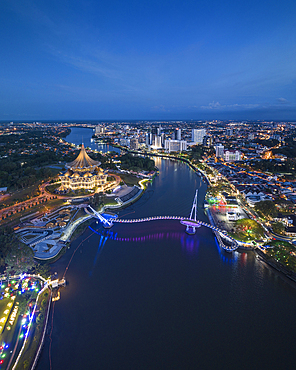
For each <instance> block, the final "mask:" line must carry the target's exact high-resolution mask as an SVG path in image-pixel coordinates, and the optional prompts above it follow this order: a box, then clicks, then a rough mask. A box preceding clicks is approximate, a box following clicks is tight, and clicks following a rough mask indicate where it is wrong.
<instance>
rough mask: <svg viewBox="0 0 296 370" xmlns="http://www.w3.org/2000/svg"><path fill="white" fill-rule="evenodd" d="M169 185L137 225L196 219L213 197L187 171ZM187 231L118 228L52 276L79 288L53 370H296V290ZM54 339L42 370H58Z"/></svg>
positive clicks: (163, 181)
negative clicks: (195, 206) (195, 209)
mask: <svg viewBox="0 0 296 370" xmlns="http://www.w3.org/2000/svg"><path fill="white" fill-rule="evenodd" d="M156 163H157V166H158V167H159V169H160V174H159V176H158V177H156V179H155V180H154V182H153V184H152V185H150V186H149V188H148V190H147V192H146V193H145V194H144V195H143V197H142V198H141V199H140V200H139V201H138V202H137V203H136V204H135V205H133V206H130V207H129V208H126V209H124V210H123V211H121V212H120V216H122V215H125V216H124V217H126V218H138V217H143V216H149V215H165V214H166V215H187V214H188V215H189V213H190V209H191V203H192V201H193V197H194V193H195V189H196V188H199V189H200V193H199V195H200V202H199V217H200V218H201V219H203V220H206V217H205V215H204V211H203V209H202V207H201V205H202V199H203V197H204V194H205V191H206V187H205V185H204V184H203V183H202V182H201V181H200V178H199V177H198V176H197V175H196V174H195V173H193V172H192V171H191V170H190V169H189V168H188V167H187V166H186V165H185V164H183V163H179V162H172V161H170V160H161V159H156ZM184 229H185V228H184V226H182V225H181V224H180V223H179V222H178V221H153V222H147V223H142V224H127V225H124V224H115V225H114V226H113V228H112V229H111V230H109V231H106V230H105V231H104V230H103V229H102V227H101V226H100V225H99V224H97V223H96V222H94V223H93V225H92V230H91V229H90V228H88V229H87V230H86V231H85V233H84V234H83V235H82V236H81V237H79V238H78V239H77V240H76V241H75V242H73V243H72V245H71V248H70V249H69V250H68V251H67V253H66V254H65V255H64V256H63V257H62V258H61V259H60V260H59V261H57V262H56V263H55V264H54V265H53V271H57V272H58V273H59V276H60V277H61V276H62V274H63V272H64V270H65V267H66V265H67V264H68V262H69V260H70V258H71V256H72V254H73V252H74V250H75V249H76V248H77V247H78V246H79V245H80V243H81V241H83V240H85V239H86V238H88V239H86V240H85V241H84V242H83V243H82V244H81V245H80V247H79V248H78V249H77V252H76V254H75V255H74V257H73V259H72V262H71V264H70V267H69V270H68V272H67V275H66V279H67V281H68V285H67V287H66V288H64V289H62V291H61V300H60V301H58V302H56V303H55V305H54V325H53V331H52V347H51V360H52V369H53V370H65V369H71V370H78V369H295V350H294V342H295V339H296V334H295V333H296V309H295V307H296V290H295V288H294V286H293V285H292V284H291V283H289V282H288V281H286V280H285V279H284V278H282V277H280V276H279V275H278V274H277V273H275V272H274V271H273V270H271V269H269V268H268V267H266V266H265V265H264V264H263V263H261V262H259V261H258V260H257V259H256V258H255V257H254V255H253V254H252V253H238V252H235V253H232V254H229V253H227V252H224V251H221V250H220V249H219V247H218V246H217V243H216V241H215V238H214V236H213V234H212V232H211V231H210V230H208V229H206V228H203V227H202V228H200V229H198V231H197V233H196V235H194V236H188V235H186V234H185V232H184ZM49 342H50V341H49V338H47V339H46V343H45V346H44V349H43V352H42V355H41V358H40V361H39V364H38V370H48V369H50V364H49Z"/></svg>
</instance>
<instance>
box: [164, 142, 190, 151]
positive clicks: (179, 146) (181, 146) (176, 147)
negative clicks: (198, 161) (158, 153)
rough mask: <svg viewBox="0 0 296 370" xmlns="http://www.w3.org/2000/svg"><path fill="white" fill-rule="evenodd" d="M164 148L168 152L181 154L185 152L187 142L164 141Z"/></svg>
mask: <svg viewBox="0 0 296 370" xmlns="http://www.w3.org/2000/svg"><path fill="white" fill-rule="evenodd" d="M164 148H165V149H166V150H167V151H168V152H169V153H171V152H183V151H184V150H187V142H186V141H184V140H165V142H164Z"/></svg>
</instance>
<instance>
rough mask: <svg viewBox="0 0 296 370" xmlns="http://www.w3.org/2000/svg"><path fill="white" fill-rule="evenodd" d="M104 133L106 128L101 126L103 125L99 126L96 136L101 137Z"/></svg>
mask: <svg viewBox="0 0 296 370" xmlns="http://www.w3.org/2000/svg"><path fill="white" fill-rule="evenodd" d="M104 131H105V127H104V126H101V125H98V126H96V132H95V133H96V135H101V134H103V133H104Z"/></svg>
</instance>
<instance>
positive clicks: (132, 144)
mask: <svg viewBox="0 0 296 370" xmlns="http://www.w3.org/2000/svg"><path fill="white" fill-rule="evenodd" d="M130 148H131V149H135V150H137V149H139V141H138V139H137V138H133V139H131V140H130Z"/></svg>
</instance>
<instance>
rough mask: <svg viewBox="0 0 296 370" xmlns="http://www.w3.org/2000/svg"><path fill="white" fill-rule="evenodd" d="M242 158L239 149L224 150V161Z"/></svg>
mask: <svg viewBox="0 0 296 370" xmlns="http://www.w3.org/2000/svg"><path fill="white" fill-rule="evenodd" d="M241 159H242V153H241V152H240V151H239V150H226V151H225V152H224V160H225V162H234V161H240V160H241Z"/></svg>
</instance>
